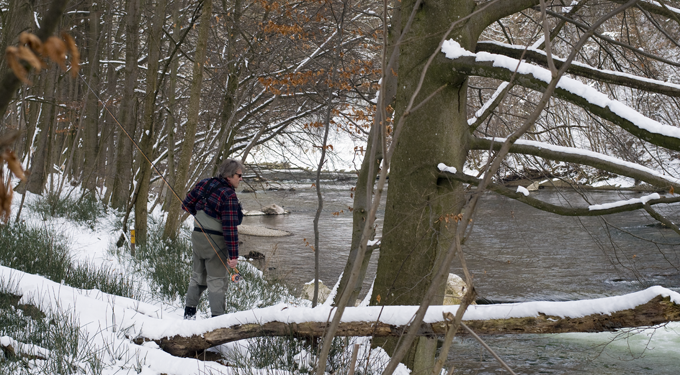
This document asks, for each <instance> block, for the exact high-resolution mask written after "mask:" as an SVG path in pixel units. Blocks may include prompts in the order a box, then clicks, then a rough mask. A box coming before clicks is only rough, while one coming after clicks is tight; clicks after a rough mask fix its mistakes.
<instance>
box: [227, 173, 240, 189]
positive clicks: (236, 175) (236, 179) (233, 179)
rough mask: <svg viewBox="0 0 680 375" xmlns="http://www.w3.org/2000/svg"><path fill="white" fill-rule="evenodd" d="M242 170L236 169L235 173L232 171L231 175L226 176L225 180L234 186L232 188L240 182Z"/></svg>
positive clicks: (236, 186)
mask: <svg viewBox="0 0 680 375" xmlns="http://www.w3.org/2000/svg"><path fill="white" fill-rule="evenodd" d="M242 174H243V172H242V171H241V170H240V169H238V170H236V173H234V175H233V176H231V177H227V181H229V183H230V184H231V186H233V187H234V189H236V188H238V184H239V183H241V180H243V177H242Z"/></svg>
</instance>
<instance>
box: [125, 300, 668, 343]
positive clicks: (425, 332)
mask: <svg viewBox="0 0 680 375" xmlns="http://www.w3.org/2000/svg"><path fill="white" fill-rule="evenodd" d="M614 298H617V297H614ZM556 304H558V302H557V303H556ZM517 305H518V306H519V305H522V304H517ZM400 307H401V308H408V307H409V306H400ZM432 308H439V309H441V310H442V312H441V313H440V314H442V315H441V318H440V320H439V321H429V322H427V323H423V324H422V325H421V327H420V331H419V332H418V335H421V336H429V337H435V336H443V335H445V334H446V330H447V327H448V324H449V323H448V321H447V319H446V318H447V317H448V316H449V315H448V314H449V313H450V312H451V311H450V310H448V311H447V310H445V309H446V307H444V308H442V306H433V307H432ZM455 308H456V306H453V312H455ZM476 308H477V309H478V308H479V307H476ZM357 309H359V308H357ZM364 309H369V308H364ZM291 310H293V309H291ZM444 311H447V312H444ZM343 319H344V318H343ZM672 321H680V305H678V304H676V303H674V302H672V301H671V299H670V298H669V297H663V296H661V295H658V296H656V297H653V298H651V299H650V300H648V302H646V303H643V304H640V305H638V306H636V307H634V308H630V309H625V310H620V311H615V312H611V313H609V314H602V313H596V314H590V315H586V316H582V317H560V316H557V315H547V314H545V313H540V312H539V313H538V314H537V316H525V317H514V318H504V319H488V320H474V319H473V320H467V319H466V320H465V324H466V325H467V326H468V327H470V328H471V329H472V330H473V331H475V332H477V333H479V334H513V333H515V334H516V333H565V332H605V331H614V330H617V329H621V328H632V327H643V326H655V325H659V324H663V323H666V322H672ZM327 325H328V322H327V321H310V322H303V323H287V322H282V321H269V322H264V323H246V324H233V325H230V326H228V327H223V328H218V329H214V330H210V331H208V332H204V333H202V334H194V335H191V336H181V335H174V336H172V337H163V338H160V339H149V338H145V337H138V338H136V339H135V342H136V343H138V344H141V343H143V342H145V341H155V342H156V343H157V344H158V345H159V346H160V347H161V348H162V349H163V350H165V351H166V352H168V353H170V354H173V355H176V356H193V355H195V354H196V353H197V352H201V351H203V350H205V349H208V348H210V347H213V346H217V345H221V344H225V343H228V342H232V341H237V340H243V339H248V338H253V337H260V336H292V337H304V338H311V337H322V336H323V335H324V333H325V330H326V327H327ZM408 328H409V326H408V324H402V325H398V324H390V323H386V322H383V321H373V322H371V321H345V322H342V323H340V326H339V328H338V332H337V336H373V337H387V336H400V335H402V334H403V333H404V332H405V331H406V330H407V329H408ZM460 333H461V334H463V333H464V330H463V329H462V328H461V331H460Z"/></svg>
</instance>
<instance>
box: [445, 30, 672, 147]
mask: <svg viewBox="0 0 680 375" xmlns="http://www.w3.org/2000/svg"><path fill="white" fill-rule="evenodd" d="M442 52H443V53H444V54H445V55H446V57H447V58H448V59H450V60H452V61H453V65H454V67H455V69H456V70H457V71H459V72H463V73H467V74H470V75H478V76H483V77H490V78H496V79H501V80H505V81H509V80H510V77H511V76H512V75H513V73H514V72H515V71H517V78H516V80H515V82H516V83H517V84H519V85H522V86H524V87H527V88H530V89H534V90H538V91H542V90H543V89H545V87H546V86H547V85H548V83H549V82H550V80H551V73H550V71H548V70H547V69H544V68H542V67H539V66H536V65H532V64H528V63H525V62H521V63H520V61H519V60H517V59H514V58H511V57H507V56H503V55H496V54H491V53H487V52H479V53H473V52H470V51H467V50H465V49H463V48H462V47H461V46H460V44H458V42H456V41H454V40H447V41H446V42H445V43H444V45H443V46H442ZM554 95H555V96H556V97H558V98H560V99H564V100H567V101H569V102H571V103H574V104H576V105H578V106H580V107H583V108H584V109H586V110H588V111H590V112H591V113H593V114H596V115H598V116H600V117H602V118H604V119H607V120H609V121H611V122H613V123H614V124H617V125H619V126H620V127H622V128H623V129H625V130H626V131H628V132H630V133H631V134H633V135H635V136H637V137H639V138H641V139H643V140H646V141H648V142H650V143H652V144H655V145H658V146H662V147H666V148H668V149H671V150H675V151H680V128H677V127H674V126H670V125H664V124H661V123H660V122H658V121H655V120H653V119H650V118H648V117H646V116H644V115H642V114H641V113H639V112H637V111H635V110H634V109H632V108H630V107H628V106H626V105H625V104H623V103H621V102H619V101H616V100H612V99H610V98H609V97H608V96H607V95H605V94H603V93H601V92H599V91H598V90H596V89H594V88H592V87H590V86H588V85H585V84H583V83H581V82H579V81H577V80H574V79H571V78H568V77H562V78H561V79H560V81H559V83H558V84H557V88H556V90H555V94H554Z"/></svg>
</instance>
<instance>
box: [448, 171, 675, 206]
mask: <svg viewBox="0 0 680 375" xmlns="http://www.w3.org/2000/svg"><path fill="white" fill-rule="evenodd" d="M439 177H441V178H444V179H450V180H454V181H460V182H463V183H466V184H470V185H474V186H478V185H479V184H481V182H482V180H481V179H478V178H476V177H473V176H470V175H466V174H464V173H461V172H456V173H450V172H440V173H439ZM487 189H489V190H491V191H493V192H494V193H498V194H501V195H504V196H506V197H508V198H512V199H514V200H517V201H520V202H522V203H525V204H527V205H529V206H531V207H534V208H537V209H539V210H541V211H546V212H550V213H553V214H557V215H561V216H603V215H611V214H616V213H619V212H629V211H635V210H639V209H644V206H645V203H642V202H635V203H626V204H622V205H620V206H616V207H611V208H603V209H593V207H594V206H590V207H584V208H574V207H564V206H559V205H555V204H551V203H547V202H544V201H542V200H540V199H536V198H533V197H531V196H526V195H524V194H523V193H520V192H517V191H516V190H513V189H511V188H507V187H505V186H504V185H501V184H496V183H492V182H490V183H489V184H488V185H487ZM676 202H680V197H677V196H676V197H665V196H660V198H658V199H650V200H649V201H647V203H646V204H649V205H654V204H660V203H665V204H668V203H676Z"/></svg>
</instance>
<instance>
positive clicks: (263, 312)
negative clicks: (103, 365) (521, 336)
mask: <svg viewBox="0 0 680 375" xmlns="http://www.w3.org/2000/svg"><path fill="white" fill-rule="evenodd" d="M0 280H1V281H2V282H5V283H7V282H9V281H11V280H18V282H17V290H16V292H17V294H20V295H22V298H21V300H20V301H19V303H32V304H34V305H36V306H37V307H39V308H40V309H41V310H44V311H52V310H55V309H57V308H60V309H63V310H73V311H75V312H76V313H77V314H76V315H77V316H78V317H79V319H80V324H81V326H83V327H86V328H88V327H89V328H88V330H89V331H91V333H96V332H100V334H102V335H103V334H104V332H107V331H108V330H107V329H106V328H105V327H107V326H111V323H113V326H116V327H120V328H119V330H124V331H125V332H126V335H127V336H128V337H137V336H143V337H146V338H149V339H161V338H163V337H172V336H175V335H182V336H191V335H201V334H203V333H205V332H208V331H212V330H216V329H219V328H223V327H229V326H235V325H243V324H264V323H268V322H284V323H304V322H326V321H328V320H329V319H332V316H333V314H334V313H335V308H334V307H331V306H328V305H320V306H317V307H316V308H311V307H296V306H291V305H290V304H283V303H281V304H277V305H274V306H270V307H265V308H260V309H253V310H248V311H240V312H236V313H232V314H225V315H222V316H219V317H216V318H212V319H204V320H195V321H192V320H183V319H182V316H181V311H172V310H171V309H170V311H164V309H165V307H164V306H163V305H158V304H149V303H144V302H141V301H137V300H133V299H130V298H125V297H120V296H113V295H109V294H106V293H102V292H100V291H98V290H95V289H93V290H81V289H76V288H72V287H70V286H67V285H62V284H59V283H55V282H53V281H50V280H48V279H45V278H44V277H41V276H38V275H32V274H27V273H24V272H21V271H17V270H13V269H11V268H7V267H4V266H0ZM659 295H661V296H663V297H670V299H671V301H673V302H675V303H680V293H677V292H674V291H672V290H670V289H666V288H663V287H661V286H653V287H649V288H647V289H645V290H642V291H639V292H635V293H630V294H626V295H623V296H615V297H605V298H597V299H589V300H579V301H560V302H554V301H549V302H547V301H537V302H524V303H511V304H496V305H473V306H470V307H469V308H468V310H467V311H466V312H465V315H464V317H463V319H464V320H487V319H507V318H522V317H535V316H539V315H540V314H545V315H550V316H559V317H562V318H577V317H584V316H587V315H591V314H611V313H613V312H616V311H621V310H626V309H632V308H634V307H636V306H639V305H642V304H644V303H647V302H649V301H650V300H652V299H653V298H655V297H656V296H659ZM457 309H458V306H457V305H452V306H431V307H430V308H429V309H428V311H427V313H426V315H425V319H424V322H425V323H434V322H438V321H441V319H442V314H443V313H447V312H450V313H453V314H455V313H456V310H457ZM417 310H418V306H368V307H347V308H346V309H345V313H344V314H343V316H342V319H341V321H342V322H375V321H380V322H383V323H386V324H393V325H406V324H408V323H409V322H410V321H411V319H413V316H414V315H415V313H416V311H417ZM108 333H109V334H108V336H109V337H108V339H110V340H113V341H119V340H123V339H122V338H119V337H117V335H115V332H108ZM129 344H130V345H134V344H132V343H129ZM154 348H155V347H154V346H153V345H147V346H144V347H141V348H135V349H136V350H141V351H143V352H145V353H144V354H148V355H151V354H150V353H148V352H150V351H151V349H154ZM131 350H132V349H131ZM154 355H156V356H159V357H163V356H164V354H163V353H155V354H154ZM176 360H178V361H179V359H176ZM180 362H181V361H180ZM168 371H170V369H168ZM170 373H177V372H176V371H171V372H170Z"/></svg>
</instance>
